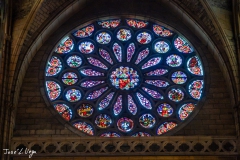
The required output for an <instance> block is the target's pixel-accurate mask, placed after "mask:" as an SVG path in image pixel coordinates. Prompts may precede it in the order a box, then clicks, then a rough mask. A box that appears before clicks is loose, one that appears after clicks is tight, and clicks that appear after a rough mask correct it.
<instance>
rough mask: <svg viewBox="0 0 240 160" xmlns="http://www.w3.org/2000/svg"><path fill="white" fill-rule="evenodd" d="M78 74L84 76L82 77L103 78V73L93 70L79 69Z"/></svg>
mask: <svg viewBox="0 0 240 160" xmlns="http://www.w3.org/2000/svg"><path fill="white" fill-rule="evenodd" d="M80 72H81V73H82V74H83V75H84V76H104V73H101V72H98V71H95V70H93V69H81V70H80Z"/></svg>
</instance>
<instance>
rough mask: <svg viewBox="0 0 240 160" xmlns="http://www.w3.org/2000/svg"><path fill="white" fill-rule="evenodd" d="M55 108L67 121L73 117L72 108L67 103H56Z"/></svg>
mask: <svg viewBox="0 0 240 160" xmlns="http://www.w3.org/2000/svg"><path fill="white" fill-rule="evenodd" d="M54 108H55V109H56V110H57V111H58V113H59V114H60V115H61V116H62V117H63V118H64V119H65V120H66V121H69V120H70V119H71V118H72V110H71V109H70V108H69V106H67V105H66V104H55V105H54Z"/></svg>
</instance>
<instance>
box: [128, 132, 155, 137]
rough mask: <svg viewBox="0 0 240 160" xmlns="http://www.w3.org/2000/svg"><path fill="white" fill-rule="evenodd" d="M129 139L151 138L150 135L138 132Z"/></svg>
mask: <svg viewBox="0 0 240 160" xmlns="http://www.w3.org/2000/svg"><path fill="white" fill-rule="evenodd" d="M131 137H151V135H150V134H149V133H146V132H138V133H135V134H133V135H132V136H131Z"/></svg>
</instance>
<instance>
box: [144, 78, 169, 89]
mask: <svg viewBox="0 0 240 160" xmlns="http://www.w3.org/2000/svg"><path fill="white" fill-rule="evenodd" d="M145 82H146V83H147V84H151V85H153V86H156V87H167V86H168V85H169V83H168V82H166V81H162V80H146V81H145Z"/></svg>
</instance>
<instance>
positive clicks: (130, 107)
mask: <svg viewBox="0 0 240 160" xmlns="http://www.w3.org/2000/svg"><path fill="white" fill-rule="evenodd" d="M128 110H129V112H130V113H132V115H136V114H137V105H136V104H135V102H134V101H133V98H132V96H130V95H128Z"/></svg>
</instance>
